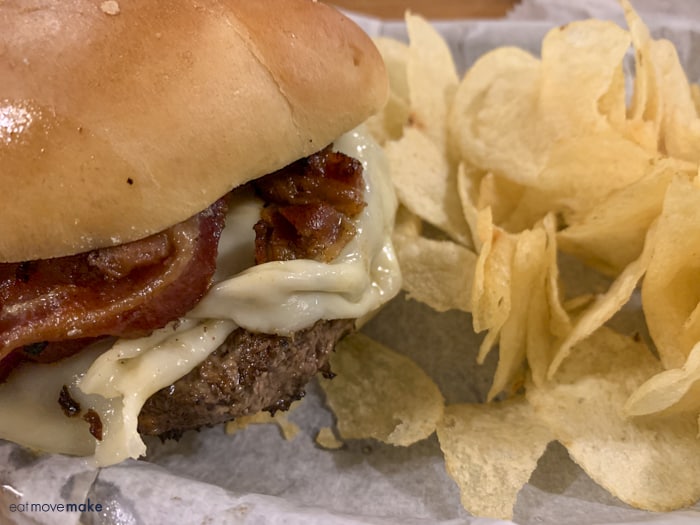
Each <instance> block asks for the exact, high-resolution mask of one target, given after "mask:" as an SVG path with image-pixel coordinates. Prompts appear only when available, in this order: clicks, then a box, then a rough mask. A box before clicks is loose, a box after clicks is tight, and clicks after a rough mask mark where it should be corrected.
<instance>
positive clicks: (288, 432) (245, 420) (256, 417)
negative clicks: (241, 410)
mask: <svg viewBox="0 0 700 525" xmlns="http://www.w3.org/2000/svg"><path fill="white" fill-rule="evenodd" d="M299 403H300V402H299V401H295V402H294V403H292V404H291V405H290V407H289V410H287V411H286V412H285V411H281V410H278V411H277V412H276V413H275V415H274V416H273V415H272V414H270V413H269V412H264V411H263V412H256V413H255V414H251V415H249V416H240V417H237V418H236V419H234V420H233V421H229V422H228V423H226V433H227V434H235V433H236V432H238V431H239V430H243V429H244V428H246V427H247V426H249V425H266V424H268V423H273V424H275V425H277V427H278V428H279V429H280V432H282V436H284V439H286V440H288V441H291V440H292V439H294V438H295V437H296V436H297V434H299V431H300V429H299V426H298V425H296V424H295V423H293V422H292V421H289V413H290V412H291V411H292V410H295V409H296V408H297V407H298V406H299Z"/></svg>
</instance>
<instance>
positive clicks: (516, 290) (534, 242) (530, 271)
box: [487, 228, 547, 400]
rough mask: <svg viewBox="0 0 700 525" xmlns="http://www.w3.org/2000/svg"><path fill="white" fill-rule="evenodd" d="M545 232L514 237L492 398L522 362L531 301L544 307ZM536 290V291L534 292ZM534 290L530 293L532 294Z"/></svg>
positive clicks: (508, 380)
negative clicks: (508, 308) (504, 316)
mask: <svg viewBox="0 0 700 525" xmlns="http://www.w3.org/2000/svg"><path fill="white" fill-rule="evenodd" d="M546 248H547V235H546V233H545V231H544V228H536V229H533V230H526V231H523V232H521V233H519V234H518V235H517V237H516V240H515V246H514V250H513V256H512V262H511V264H512V266H511V276H510V305H511V307H510V312H509V315H508V317H507V319H506V320H505V322H504V323H503V326H502V327H501V330H500V338H499V353H498V366H497V368H496V372H495V374H494V378H493V384H492V385H491V389H490V390H489V392H488V397H487V399H488V400H492V399H494V398H495V397H496V395H498V394H499V393H500V392H502V391H503V390H504V389H507V388H508V387H509V385H510V384H511V383H512V381H513V379H514V378H515V377H517V375H518V372H520V371H521V370H522V367H523V365H524V363H525V355H526V352H527V351H528V341H529V335H530V330H531V329H532V328H534V327H535V325H531V324H530V322H531V319H530V313H531V312H532V310H531V306H532V304H531V302H532V301H533V299H535V300H536V301H537V302H538V304H536V305H535V308H536V309H539V310H541V311H542V310H544V308H543V307H542V304H541V303H542V302H546V295H545V293H544V290H545V282H546V264H547V251H546ZM538 291H539V293H537V292H538ZM533 292H534V295H533Z"/></svg>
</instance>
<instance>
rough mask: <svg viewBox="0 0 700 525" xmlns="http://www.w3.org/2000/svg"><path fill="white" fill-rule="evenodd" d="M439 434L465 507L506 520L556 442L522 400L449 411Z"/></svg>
mask: <svg viewBox="0 0 700 525" xmlns="http://www.w3.org/2000/svg"><path fill="white" fill-rule="evenodd" d="M437 433H438V438H439V440H440V448H441V449H442V451H443V453H444V454H445V465H446V468H447V472H448V473H449V474H450V476H451V477H452V478H453V479H454V480H455V481H456V482H457V485H458V486H459V490H460V494H461V500H462V505H464V508H466V509H467V510H468V511H469V512H470V513H472V514H474V515H476V516H486V517H491V518H497V519H506V520H509V519H511V518H512V517H513V507H514V505H515V502H516V499H517V496H518V492H519V491H520V489H521V488H522V487H523V485H525V483H527V481H528V479H530V476H531V475H532V472H533V471H534V470H535V467H536V466H537V460H538V459H539V458H540V457H541V456H542V454H543V453H544V451H545V448H546V447H547V444H548V443H549V442H550V441H551V440H552V439H553V435H552V433H551V432H550V431H549V430H548V429H547V428H546V427H545V426H544V425H542V424H541V423H540V422H539V420H538V419H537V418H536V417H535V415H534V411H533V410H532V407H530V406H529V405H528V404H527V403H525V402H524V400H523V399H515V400H510V401H505V402H502V403H494V404H492V405H476V404H463V405H451V406H447V407H446V408H445V417H444V418H443V420H442V421H441V422H440V424H439V425H438V429H437Z"/></svg>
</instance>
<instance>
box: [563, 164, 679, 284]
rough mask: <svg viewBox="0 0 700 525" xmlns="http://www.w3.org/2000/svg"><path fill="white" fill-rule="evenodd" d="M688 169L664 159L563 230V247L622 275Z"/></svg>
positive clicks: (596, 264) (597, 265)
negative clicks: (676, 177)
mask: <svg viewBox="0 0 700 525" xmlns="http://www.w3.org/2000/svg"><path fill="white" fill-rule="evenodd" d="M687 168H689V166H686V165H682V164H681V163H678V162H675V161H673V160H672V159H663V160H662V161H660V162H659V163H658V164H657V165H655V166H652V169H651V171H650V172H649V173H647V174H646V175H645V176H644V177H643V178H642V179H640V180H638V181H637V182H634V183H632V184H630V185H629V186H626V187H624V188H622V189H619V190H617V191H616V192H614V193H613V194H611V195H610V196H609V197H607V198H606V199H604V200H602V201H600V202H599V203H598V204H596V205H595V206H594V207H593V208H592V209H591V210H590V211H589V212H588V213H586V214H585V215H584V216H583V217H581V218H580V220H579V221H578V222H576V223H574V224H572V225H571V226H569V227H568V228H566V229H564V230H563V231H561V232H559V234H558V241H559V246H561V248H562V249H563V250H564V251H566V252H568V253H572V254H574V255H576V256H578V257H579V258H581V260H583V261H585V262H586V263H588V264H589V265H591V266H592V267H594V268H596V269H598V270H599V271H601V272H603V273H605V274H607V275H611V276H616V275H618V274H619V273H620V272H621V271H622V270H623V269H624V268H625V267H626V266H627V265H628V264H630V263H631V262H632V261H634V260H635V259H637V258H638V257H639V255H640V254H641V253H642V248H643V246H644V238H645V236H646V232H647V230H648V229H649V227H650V226H651V223H652V222H653V221H654V220H655V219H656V218H657V217H658V216H659V215H660V214H661V209H662V206H663V199H664V194H665V193H666V188H667V187H668V185H669V184H670V182H671V179H672V178H673V176H674V175H676V174H680V173H681V172H682V170H684V169H687ZM686 173H688V176H689V175H690V173H689V172H686Z"/></svg>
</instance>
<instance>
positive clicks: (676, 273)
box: [642, 176, 700, 368]
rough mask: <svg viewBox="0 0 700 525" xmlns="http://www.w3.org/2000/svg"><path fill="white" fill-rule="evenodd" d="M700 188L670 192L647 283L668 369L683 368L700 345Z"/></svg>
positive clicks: (645, 300) (681, 182)
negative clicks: (699, 249) (698, 311)
mask: <svg viewBox="0 0 700 525" xmlns="http://www.w3.org/2000/svg"><path fill="white" fill-rule="evenodd" d="M699 203H700V187H698V184H697V181H691V180H688V178H687V177H682V176H679V177H675V178H674V179H673V181H672V182H671V184H670V185H669V187H668V190H667V191H666V198H665V200H664V204H663V212H662V214H661V217H660V218H659V222H658V228H657V231H656V235H655V236H654V246H653V253H652V255H651V261H650V262H649V268H648V270H647V274H646V277H645V278H644V283H643V284H642V305H643V308H644V316H645V318H646V322H647V326H648V327H649V334H650V335H651V337H652V339H653V340H654V343H655V344H656V347H657V349H658V352H659V355H660V357H661V361H662V362H663V364H664V366H665V367H666V368H680V367H681V366H683V363H685V361H686V358H687V357H688V354H689V353H690V350H691V349H692V348H693V346H695V343H696V342H698V341H700V319H698V314H697V310H698V305H700V258H698V256H697V247H698V246H700V205H699Z"/></svg>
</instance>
